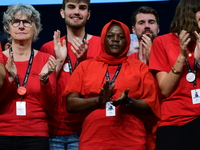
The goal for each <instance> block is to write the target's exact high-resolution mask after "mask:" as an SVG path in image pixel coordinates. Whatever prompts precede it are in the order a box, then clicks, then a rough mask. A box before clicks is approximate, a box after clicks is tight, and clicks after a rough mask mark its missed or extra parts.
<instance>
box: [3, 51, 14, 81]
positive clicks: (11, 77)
mask: <svg viewBox="0 0 200 150" xmlns="http://www.w3.org/2000/svg"><path fill="white" fill-rule="evenodd" d="M5 68H6V70H7V71H8V73H9V77H8V80H9V81H10V82H14V81H15V77H16V75H17V68H16V65H15V63H14V59H13V52H11V53H10V54H9V56H8V61H7V62H6V65H5Z"/></svg>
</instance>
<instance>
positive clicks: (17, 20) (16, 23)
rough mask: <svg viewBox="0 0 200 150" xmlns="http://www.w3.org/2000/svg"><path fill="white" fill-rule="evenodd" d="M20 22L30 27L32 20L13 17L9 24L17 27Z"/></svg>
mask: <svg viewBox="0 0 200 150" xmlns="http://www.w3.org/2000/svg"><path fill="white" fill-rule="evenodd" d="M21 22H22V23H23V26H24V27H30V26H31V24H32V22H31V21H30V20H26V19H24V20H20V19H13V20H11V24H12V26H13V27H18V26H19V25H20V23H21Z"/></svg>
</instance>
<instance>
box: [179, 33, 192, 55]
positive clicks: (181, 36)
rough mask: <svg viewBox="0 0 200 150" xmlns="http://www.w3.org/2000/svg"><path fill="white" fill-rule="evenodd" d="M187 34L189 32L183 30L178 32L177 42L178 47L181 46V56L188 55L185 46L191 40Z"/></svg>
mask: <svg viewBox="0 0 200 150" xmlns="http://www.w3.org/2000/svg"><path fill="white" fill-rule="evenodd" d="M189 36H190V34H189V33H188V32H187V31H185V30H182V31H181V33H180V34H179V43H180V48H181V49H180V55H182V56H183V57H187V56H188V50H187V46H188V44H189V42H190V41H191V38H190V37H189Z"/></svg>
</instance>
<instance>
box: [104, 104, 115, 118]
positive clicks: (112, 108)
mask: <svg viewBox="0 0 200 150" xmlns="http://www.w3.org/2000/svg"><path fill="white" fill-rule="evenodd" d="M106 116H108V117H109V116H116V112H115V106H113V105H112V104H111V102H106Z"/></svg>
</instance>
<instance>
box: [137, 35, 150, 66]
mask: <svg viewBox="0 0 200 150" xmlns="http://www.w3.org/2000/svg"><path fill="white" fill-rule="evenodd" d="M151 45H152V40H151V38H150V37H149V36H147V35H146V34H143V36H142V40H141V41H140V43H139V60H140V61H142V62H144V63H147V61H149V56H150V50H151Z"/></svg>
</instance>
